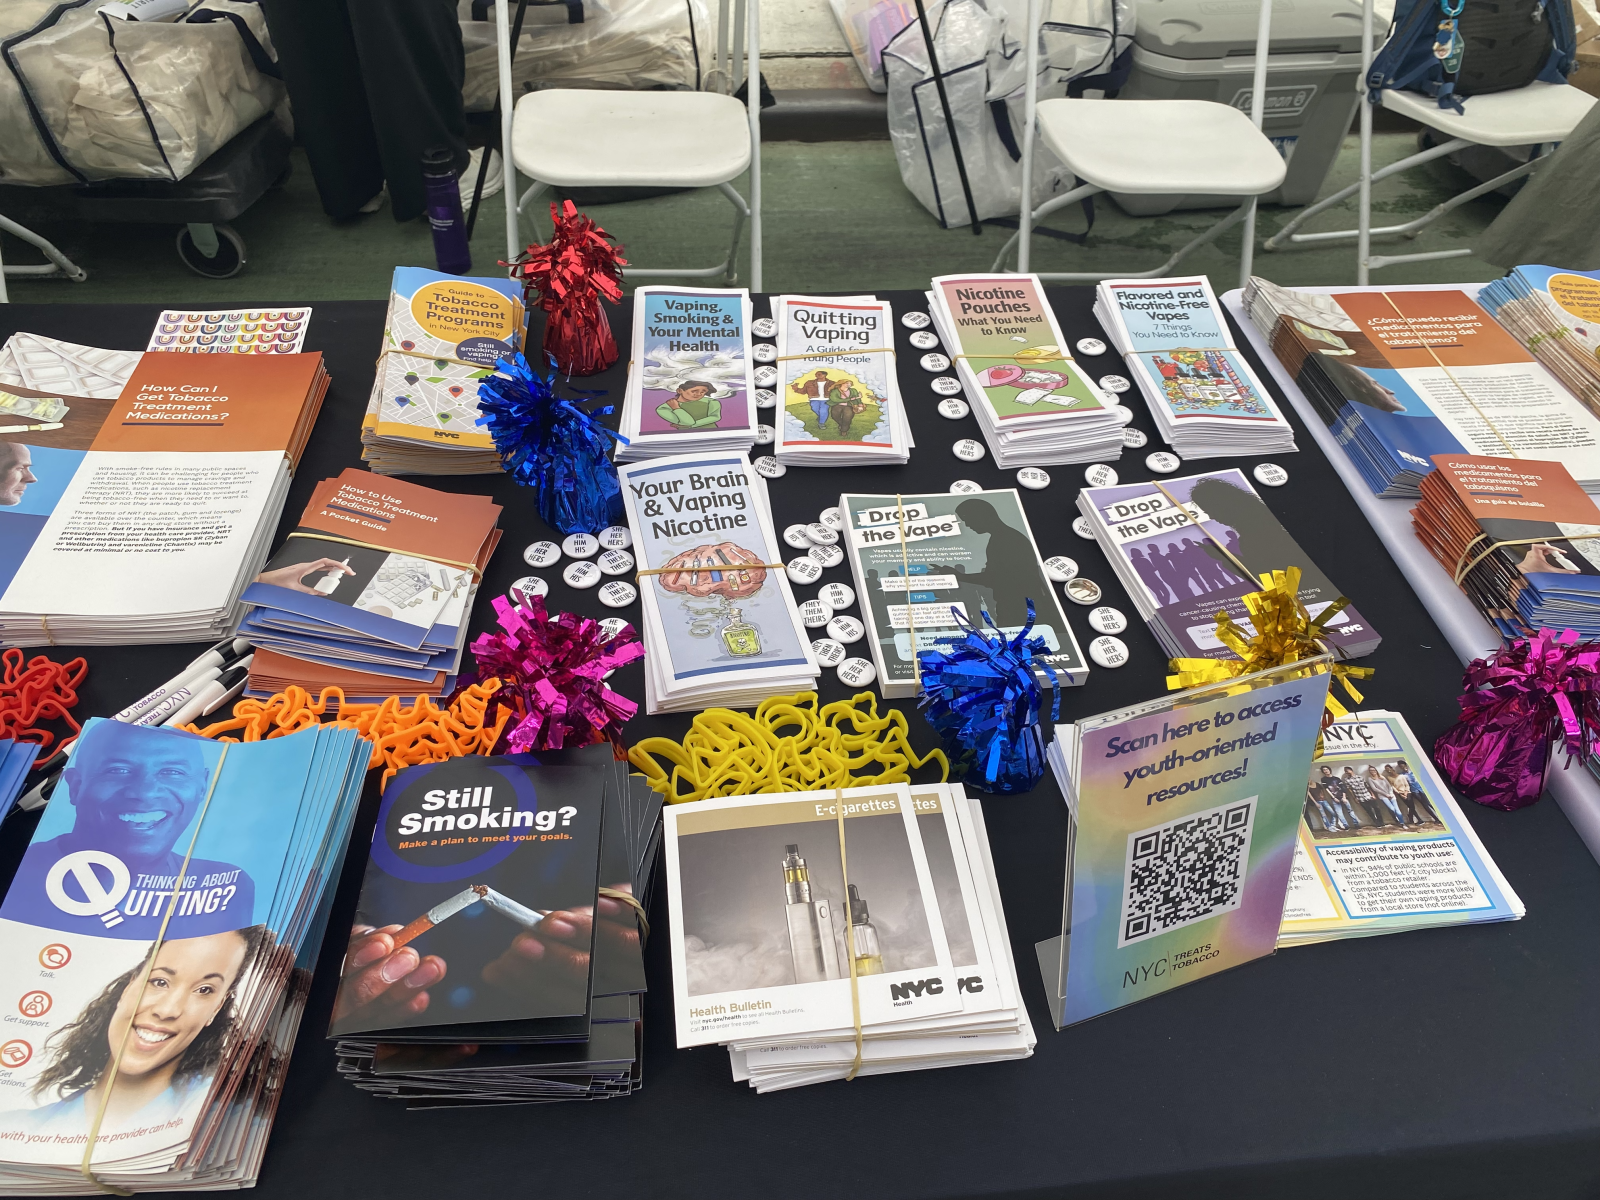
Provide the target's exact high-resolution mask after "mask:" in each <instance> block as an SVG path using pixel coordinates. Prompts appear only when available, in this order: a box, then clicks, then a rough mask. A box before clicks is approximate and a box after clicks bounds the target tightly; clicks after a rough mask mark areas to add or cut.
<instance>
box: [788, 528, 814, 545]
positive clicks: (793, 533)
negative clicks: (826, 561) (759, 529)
mask: <svg viewBox="0 0 1600 1200" xmlns="http://www.w3.org/2000/svg"><path fill="white" fill-rule="evenodd" d="M783 540H784V541H786V542H788V543H789V545H791V546H793V547H794V548H795V549H796V550H809V549H811V539H810V538H809V537H808V536H806V527H805V526H804V525H791V526H789V528H787V529H785V530H784V531H783Z"/></svg>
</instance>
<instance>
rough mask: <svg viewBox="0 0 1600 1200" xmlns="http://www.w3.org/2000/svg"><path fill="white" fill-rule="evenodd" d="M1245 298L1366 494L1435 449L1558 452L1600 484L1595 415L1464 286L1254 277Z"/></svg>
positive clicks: (1587, 484)
mask: <svg viewBox="0 0 1600 1200" xmlns="http://www.w3.org/2000/svg"><path fill="white" fill-rule="evenodd" d="M1244 302H1245V307H1246V309H1247V311H1248V312H1249V314H1250V319H1251V320H1252V321H1254V322H1255V324H1256V327H1257V328H1258V329H1260V330H1261V331H1262V332H1263V333H1264V334H1265V335H1266V337H1267V340H1268V342H1269V344H1270V345H1271V347H1272V352H1273V353H1274V354H1276V355H1277V356H1278V359H1279V361H1280V362H1282V363H1283V366H1284V369H1285V370H1286V371H1288V373H1289V374H1290V375H1291V376H1292V377H1293V378H1294V380H1295V382H1296V383H1298V384H1299V385H1300V387H1301V388H1302V389H1303V390H1304V392H1305V394H1306V397H1307V398H1308V399H1309V400H1310V401H1311V403H1312V405H1313V407H1315V408H1316V410H1317V414H1318V415H1319V416H1320V417H1321V418H1322V420H1323V422H1324V423H1325V424H1326V425H1327V426H1328V427H1329V428H1330V429H1331V430H1332V431H1333V433H1334V437H1335V438H1336V440H1337V441H1338V442H1339V444H1340V445H1341V446H1343V447H1344V448H1345V450H1346V451H1347V452H1348V453H1349V455H1350V460H1351V462H1352V463H1354V464H1355V466H1356V467H1357V468H1358V469H1359V470H1360V471H1361V474H1362V477H1363V478H1364V479H1365V480H1366V482H1367V484H1368V486H1369V487H1371V488H1372V490H1373V492H1374V493H1375V494H1377V495H1380V496H1404V497H1415V496H1416V495H1417V494H1418V491H1417V488H1418V484H1419V483H1420V482H1421V480H1422V477H1423V476H1424V475H1426V474H1427V473H1428V472H1429V471H1431V470H1433V456H1434V455H1436V454H1477V455H1485V456H1488V457H1491V458H1511V459H1515V458H1532V459H1543V460H1549V461H1553V462H1559V463H1560V464H1561V465H1562V466H1563V467H1565V468H1566V469H1567V471H1568V473H1570V474H1571V475H1572V477H1573V478H1574V479H1576V480H1577V481H1578V484H1579V485H1580V486H1581V487H1582V488H1583V489H1584V490H1585V491H1590V492H1593V491H1600V419H1597V418H1596V417H1595V415H1594V414H1593V413H1591V412H1590V411H1589V410H1588V409H1587V408H1585V407H1584V406H1583V404H1582V403H1580V402H1579V400H1578V399H1577V398H1576V397H1575V396H1574V395H1573V394H1572V393H1571V392H1569V391H1568V390H1567V389H1566V388H1565V387H1563V386H1562V385H1561V382H1560V381H1559V380H1558V379H1557V378H1556V377H1555V376H1554V375H1552V374H1551V373H1550V372H1549V371H1548V370H1547V369H1546V368H1545V367H1543V366H1541V365H1540V364H1539V362H1538V361H1536V360H1535V359H1534V357H1533V356H1532V355H1531V354H1529V353H1528V351H1527V350H1525V349H1523V347H1522V346H1521V345H1519V344H1518V342H1517V340H1516V339H1515V338H1513V337H1512V336H1511V335H1510V334H1509V333H1507V332H1506V331H1505V329H1503V328H1502V327H1501V326H1500V325H1499V324H1497V323H1496V322H1495V320H1494V318H1492V317H1491V316H1489V314H1488V313H1486V312H1485V311H1484V310H1483V309H1482V308H1481V307H1480V306H1479V305H1478V304H1476V303H1475V302H1474V301H1472V300H1471V299H1470V298H1469V297H1468V296H1467V295H1466V293H1464V292H1459V291H1450V290H1444V291H1405V290H1402V289H1398V288H1396V289H1383V288H1372V289H1369V290H1366V291H1348V292H1334V293H1331V294H1321V293H1317V292H1309V291H1297V290H1294V289H1290V288H1281V287H1278V286H1277V285H1276V284H1273V283H1268V282H1267V281H1266V280H1264V279H1258V278H1252V279H1251V280H1250V284H1249V286H1248V287H1247V288H1246V289H1245V294H1244Z"/></svg>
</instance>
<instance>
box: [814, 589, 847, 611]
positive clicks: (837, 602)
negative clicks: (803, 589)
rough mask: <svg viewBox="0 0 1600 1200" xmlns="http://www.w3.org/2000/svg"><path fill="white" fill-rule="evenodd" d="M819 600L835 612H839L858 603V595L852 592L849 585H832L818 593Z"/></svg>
mask: <svg viewBox="0 0 1600 1200" xmlns="http://www.w3.org/2000/svg"><path fill="white" fill-rule="evenodd" d="M817 599H818V600H821V601H822V602H823V603H824V604H826V605H827V606H828V607H829V608H831V609H833V611H834V612H839V611H841V610H842V609H846V608H849V607H850V606H851V605H852V604H854V603H855V602H856V594H855V592H853V591H851V590H850V585H849V584H848V583H830V584H828V585H827V586H826V587H824V588H823V589H822V590H821V591H820V592H818V593H817Z"/></svg>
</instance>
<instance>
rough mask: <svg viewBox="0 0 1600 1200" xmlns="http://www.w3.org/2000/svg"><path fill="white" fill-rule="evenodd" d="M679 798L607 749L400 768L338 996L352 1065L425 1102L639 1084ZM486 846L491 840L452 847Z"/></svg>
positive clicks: (529, 1097)
mask: <svg viewBox="0 0 1600 1200" xmlns="http://www.w3.org/2000/svg"><path fill="white" fill-rule="evenodd" d="M535 757H537V759H538V760H539V761H538V763H537V764H536V763H535V762H534V758H535ZM661 807H662V799H661V797H660V796H659V795H657V794H656V793H655V792H653V791H651V790H650V788H649V787H648V786H646V785H645V783H644V780H643V777H642V776H638V775H634V776H630V775H629V774H628V766H627V763H625V762H620V763H619V762H617V761H615V760H614V758H613V756H612V752H611V747H610V746H609V745H608V744H604V743H602V744H600V745H596V746H588V747H584V748H583V749H581V750H559V751H546V752H540V753H539V754H538V755H536V756H532V755H518V756H516V757H514V758H479V757H466V758H457V759H452V760H450V761H449V762H447V763H442V764H439V765H437V766H421V767H411V768H409V769H407V770H405V771H402V772H401V773H400V774H399V775H397V776H395V778H394V779H393V780H391V781H390V784H389V787H388V789H387V791H386V792H385V793H384V807H383V810H382V812H381V813H380V815H379V818H378V826H377V828H376V829H375V830H374V831H373V834H372V852H371V856H370V857H369V859H368V861H367V869H366V875H365V878H364V880H363V882H362V886H361V897H360V899H359V900H358V901H357V904H356V914H355V925H354V926H353V928H352V929H351V931H350V945H349V950H348V952H347V954H346V955H345V959H344V977H343V979H342V980H341V981H340V984H339V993H338V996H337V997H336V999H335V1000H334V1011H333V1022H332V1025H331V1027H330V1029H329V1036H330V1037H332V1038H334V1039H336V1040H337V1050H338V1055H339V1071H340V1073H341V1074H342V1075H344V1076H345V1077H346V1078H347V1079H349V1080H350V1081H351V1082H352V1083H354V1084H355V1085H356V1086H357V1087H359V1088H361V1089H362V1090H363V1091H367V1092H371V1093H373V1094H375V1095H379V1096H385V1097H389V1098H391V1099H400V1100H404V1101H406V1104H407V1107H409V1108H457V1107H468V1106H471V1107H477V1106H483V1105H501V1104H528V1103H546V1102H549V1101H552V1100H605V1099H610V1098H612V1097H616V1096H626V1095H628V1094H630V1093H632V1092H634V1091H636V1090H638V1088H639V1086H640V1083H641V1065H642V1063H641V1056H640V1050H641V1046H642V1040H641V1037H642V1029H641V1024H640V998H641V996H642V994H643V993H644V991H645V990H646V984H645V974H644V958H643V955H642V950H641V938H640V933H641V928H642V923H641V922H640V920H639V916H640V915H642V913H643V912H645V911H647V910H648V908H649V904H650V894H649V887H650V882H651V879H652V877H653V876H654V875H655V865H656V857H657V853H658V851H659V849H660V845H661ZM488 830H493V831H496V832H484V831H488ZM464 831H474V832H471V833H470V834H469V833H467V832H464ZM469 842H483V843H489V844H488V845H486V846H484V847H482V848H481V849H478V850H474V849H473V848H472V847H471V846H470V845H468V846H467V848H466V849H465V850H454V851H450V850H442V849H440V847H442V846H463V845H466V843H469ZM634 899H636V900H637V902H638V907H637V908H636V907H635V906H634V904H633V903H632V902H631V901H632V900H634ZM436 985H438V986H436Z"/></svg>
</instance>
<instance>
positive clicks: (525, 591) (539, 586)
mask: <svg viewBox="0 0 1600 1200" xmlns="http://www.w3.org/2000/svg"><path fill="white" fill-rule="evenodd" d="M511 590H512V591H513V592H519V593H521V594H522V595H523V596H526V597H527V598H528V599H530V600H531V599H533V598H534V597H535V596H547V595H549V594H550V585H549V584H548V583H546V582H545V581H544V580H542V579H540V578H539V577H538V576H537V575H524V576H523V577H522V578H521V579H519V580H517V581H516V582H515V583H513V584H512V585H511Z"/></svg>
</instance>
